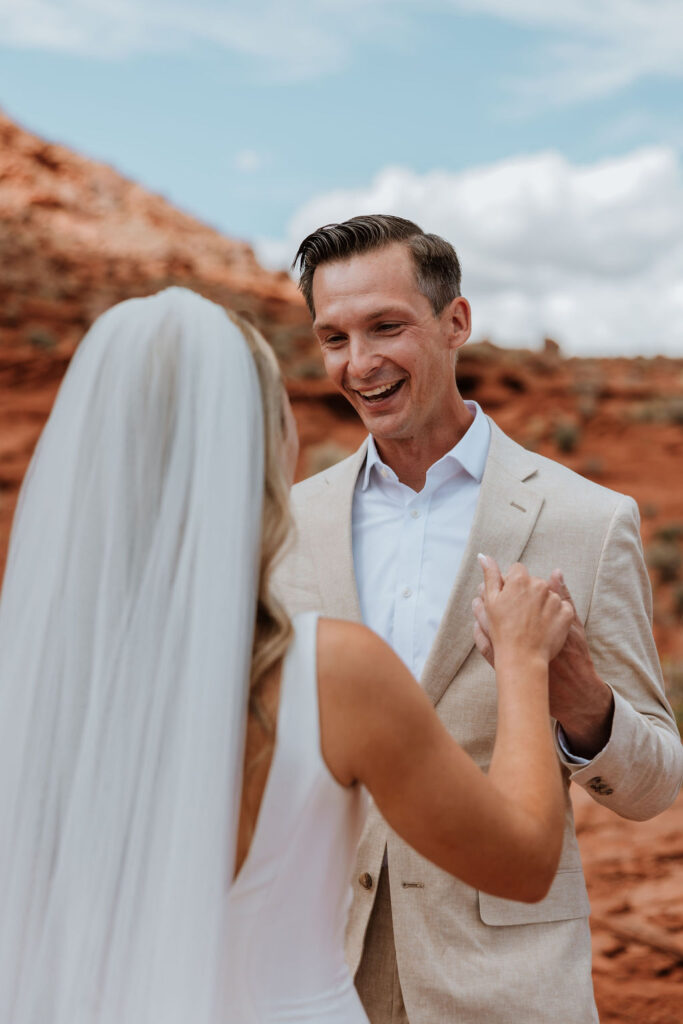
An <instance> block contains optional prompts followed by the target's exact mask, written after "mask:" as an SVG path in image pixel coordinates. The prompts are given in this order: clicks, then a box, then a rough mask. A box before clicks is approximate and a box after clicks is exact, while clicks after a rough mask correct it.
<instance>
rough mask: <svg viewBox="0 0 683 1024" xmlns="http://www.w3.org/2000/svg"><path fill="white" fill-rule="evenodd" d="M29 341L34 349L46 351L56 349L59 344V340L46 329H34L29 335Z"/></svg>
mask: <svg viewBox="0 0 683 1024" xmlns="http://www.w3.org/2000/svg"><path fill="white" fill-rule="evenodd" d="M27 339H28V342H29V344H30V345H33V347H34V348H40V349H43V350H45V351H48V350H49V349H51V348H54V347H55V345H56V344H57V339H56V338H55V336H54V334H53V333H52V331H48V330H47V328H45V327H32V328H31V329H30V330H29V332H28V334H27Z"/></svg>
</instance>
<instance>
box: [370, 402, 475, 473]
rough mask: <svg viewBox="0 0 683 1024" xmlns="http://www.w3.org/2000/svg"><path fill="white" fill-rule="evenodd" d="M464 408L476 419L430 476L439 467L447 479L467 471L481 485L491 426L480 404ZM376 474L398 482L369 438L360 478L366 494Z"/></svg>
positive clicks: (431, 467) (473, 403) (429, 471)
mask: <svg viewBox="0 0 683 1024" xmlns="http://www.w3.org/2000/svg"><path fill="white" fill-rule="evenodd" d="M465 405H466V406H467V408H468V409H469V410H470V412H471V413H472V415H473V417H474V419H473V420H472V422H471V423H470V425H469V427H468V428H467V430H466V431H465V433H464V434H463V436H462V437H461V438H460V440H459V441H458V443H457V444H455V445H453V447H452V448H451V450H450V451H449V452H446V454H445V455H443V456H442V457H441V458H440V459H439V460H438V462H435V463H434V465H433V466H430V467H429V470H428V472H427V475H428V476H429V475H430V474H431V473H432V470H433V469H434V468H435V467H437V466H438V467H439V470H440V472H441V473H443V472H444V471H446V472H447V473H448V475H449V476H450V475H454V474H455V473H457V472H458V471H459V470H460V469H464V470H465V472H466V473H469V475H470V476H471V477H473V478H474V479H475V480H477V481H478V482H479V483H481V478H482V477H483V475H484V467H485V466H486V459H487V456H488V453H489V442H490V439H491V428H490V426H489V422H488V420H487V418H486V416H485V415H484V413H483V412H482V409H481V407H480V406H479V405H478V404H477V402H465ZM373 471H374V472H375V473H377V474H379V475H380V476H381V477H382V479H385V480H396V479H397V477H396V474H395V473H394V471H393V469H391V467H390V466H387V465H385V463H384V462H382V459H381V458H380V455H379V452H378V451H377V446H376V444H375V439H374V437H373V436H372V434H370V437H369V438H368V449H367V455H366V457H365V466H364V468H363V472H362V476H361V490H363V491H366V490H367V489H368V486H369V485H370V477H371V475H372V473H373Z"/></svg>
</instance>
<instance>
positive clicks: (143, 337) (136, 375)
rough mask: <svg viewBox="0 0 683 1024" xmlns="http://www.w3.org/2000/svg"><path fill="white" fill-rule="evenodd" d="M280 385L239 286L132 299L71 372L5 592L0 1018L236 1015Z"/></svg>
mask: <svg viewBox="0 0 683 1024" xmlns="http://www.w3.org/2000/svg"><path fill="white" fill-rule="evenodd" d="M262 490H263V421H262V405H261V396H260V391H259V385H258V379H257V374H256V369H255V366H254V362H253V360H252V358H251V355H250V352H249V350H248V348H247V345H246V342H245V341H244V339H243V337H242V335H241V333H240V331H239V330H238V329H237V328H236V327H235V326H234V325H233V324H232V322H231V321H230V320H229V319H228V317H227V316H226V314H225V313H224V311H223V310H222V309H220V308H219V307H217V306H215V305H213V304H212V303H210V302H207V301H206V300H204V299H201V298H200V297H199V296H197V295H194V294H192V293H191V292H188V291H184V290H182V289H175V288H174V289H169V290H168V291H165V292H162V293H161V294H159V295H157V296H154V297H152V298H146V299H133V300H130V301H128V302H124V303H122V304H120V305H119V306H116V307H114V308H113V309H112V310H110V311H109V312H108V313H106V314H104V315H103V316H102V317H100V319H99V320H98V321H97V322H96V323H95V325H94V326H93V328H92V329H91V331H90V332H89V334H88V335H87V337H86V338H85V340H84V341H83V343H82V344H81V346H80V348H79V350H78V352H77V354H76V356H75V357H74V359H73V361H72V364H71V366H70V368H69V370H68V373H67V374H66V377H65V379H64V381H63V383H62V387H61V389H60V392H59V395H58V398H57V401H56V403H55V406H54V409H53V411H52V414H51V416H50V418H49V420H48V423H47V425H46V427H45V430H44V432H43V434H42V437H41V439H40V442H39V444H38V448H37V450H36V453H35V455H34V457H33V461H32V462H31V465H30V468H29V471H28V474H27V477H26V480H25V482H24V486H23V489H22V493H21V496H20V500H19V505H18V509H17V513H16V517H15V522H14V527H13V532H12V538H11V543H10V553H9V559H8V564H7V570H6V575H5V583H4V589H3V593H2V599H1V603H0V1021H1V1022H2V1024H219V1022H221V1024H223V1022H225V1021H229V1020H230V1013H229V993H222V991H221V973H222V972H221V966H222V955H223V950H224V946H225V942H226V940H227V929H228V928H229V925H230V922H229V920H226V912H225V911H226V898H225V897H226V891H227V888H228V887H229V885H230V883H231V880H232V874H233V867H234V853H235V837H236V830H237V816H238V812H239V794H240V789H241V771H242V767H241V766H242V757H243V745H244V722H245V714H246V704H247V687H248V677H249V667H250V656H251V646H252V636H253V627H254V617H255V608H256V582H257V580H256V577H257V566H258V558H259V546H260V523H261V502H262Z"/></svg>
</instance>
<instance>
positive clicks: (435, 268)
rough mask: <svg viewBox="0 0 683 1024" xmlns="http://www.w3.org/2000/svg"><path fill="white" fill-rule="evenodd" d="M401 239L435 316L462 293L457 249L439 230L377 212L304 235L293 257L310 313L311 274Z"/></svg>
mask: <svg viewBox="0 0 683 1024" xmlns="http://www.w3.org/2000/svg"><path fill="white" fill-rule="evenodd" d="M394 242H402V243H403V244H404V245H405V246H406V248H407V249H409V250H410V252H411V253H412V256H413V260H414V262H415V276H416V278H417V286H418V288H419V289H420V291H421V292H422V294H423V295H425V296H426V298H428V299H429V302H430V304H431V307H432V312H433V313H434V316H438V315H439V313H441V311H442V310H443V309H445V307H446V306H447V305H448V303H449V302H452V300H453V299H455V298H456V297H457V296H458V295H460V263H459V261H458V257H457V254H456V252H455V249H454V248H453V246H452V245H451V244H450V242H447V241H446V240H445V239H444V238H441V237H440V236H439V235H428V234H426V233H425V232H424V231H423V230H422V228H420V227H418V225H417V224H414V223H413V221H412V220H405V219H404V218H403V217H392V216H390V215H389V214H384V213H376V214H368V215H367V216H364V217H352V218H351V220H345V221H343V222H342V223H341V224H325V225H324V226H323V227H321V228H318V229H317V231H313V232H312V233H311V234H310V235H308V236H307V237H306V238H304V240H303V242H302V243H301V245H300V246H299V250H298V252H297V254H296V256H295V257H294V262H293V263H292V269H294V268H295V267H296V265H297V263H298V264H299V272H300V278H299V288H300V290H301V292H302V294H303V296H304V298H305V300H306V305H307V306H308V309H309V311H310V314H311V316H312V317H313V318H315V308H314V305H313V275H314V273H315V271H316V268H317V267H319V266H320V265H321V264H322V263H332V262H334V261H335V260H346V259H349V258H350V257H351V256H358V255H360V254H361V253H366V252H372V250H374V249H383V248H384V247H385V246H387V245H392V244H393V243H394Z"/></svg>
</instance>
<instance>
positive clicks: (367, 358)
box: [347, 337, 382, 380]
mask: <svg viewBox="0 0 683 1024" xmlns="http://www.w3.org/2000/svg"><path fill="white" fill-rule="evenodd" d="M348 351H349V361H348V364H347V373H348V375H349V377H351V378H353V379H355V380H364V379H365V378H366V377H369V376H370V374H371V373H372V372H373V371H374V370H376V369H377V367H378V366H380V364H381V362H382V357H381V355H380V354H379V352H377V351H376V350H375V349H374V348H373V346H372V345H369V344H368V342H367V341H366V340H365V339H364V338H354V337H351V338H350V339H349V350H348Z"/></svg>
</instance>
